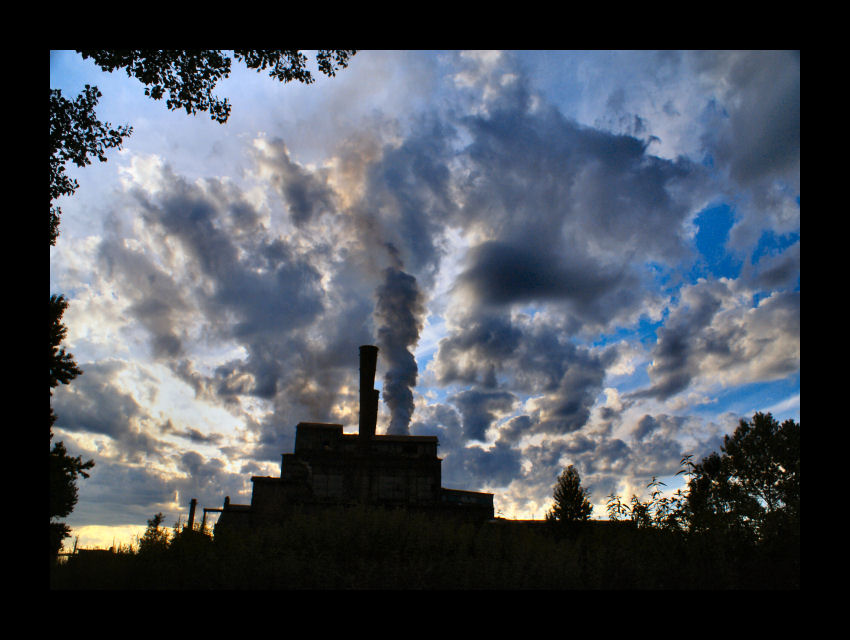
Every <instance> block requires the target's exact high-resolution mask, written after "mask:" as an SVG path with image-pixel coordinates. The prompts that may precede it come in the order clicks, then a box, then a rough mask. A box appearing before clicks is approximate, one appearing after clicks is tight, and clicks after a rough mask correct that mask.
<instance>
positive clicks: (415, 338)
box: [375, 245, 425, 435]
mask: <svg viewBox="0 0 850 640" xmlns="http://www.w3.org/2000/svg"><path fill="white" fill-rule="evenodd" d="M388 247H389V249H390V251H391V253H393V254H394V247H392V245H388ZM396 257H397V256H396ZM376 296H377V304H376V306H375V320H376V324H377V327H378V346H379V348H380V349H381V356H382V358H383V360H384V362H385V363H386V366H387V370H386V373H385V374H384V390H383V396H384V402H386V403H387V406H388V407H389V408H390V416H391V417H390V426H389V429H388V431H387V433H389V434H393V435H407V434H408V428H409V425H410V418H411V416H412V415H413V388H414V387H415V386H416V379H417V377H418V375H419V368H418V366H417V365H416V358H414V356H413V353H412V351H411V349H415V348H416V344H417V343H418V342H419V332H420V331H421V330H422V317H423V315H424V313H425V305H424V303H423V299H422V294H421V292H420V291H419V286H418V285H417V283H416V278H415V277H413V276H412V275H410V274H409V273H405V272H404V271H402V269H401V264H400V262H399V261H398V260H396V265H395V266H391V267H387V268H386V269H385V270H384V282H383V283H382V284H381V285H380V286H379V287H378V290H377V292H376Z"/></svg>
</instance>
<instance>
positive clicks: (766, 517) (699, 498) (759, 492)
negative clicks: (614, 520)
mask: <svg viewBox="0 0 850 640" xmlns="http://www.w3.org/2000/svg"><path fill="white" fill-rule="evenodd" d="M689 466H690V471H689V472H688V475H689V476H690V480H689V482H688V496H687V500H686V502H685V505H684V507H685V510H686V516H687V518H688V520H689V521H690V525H691V530H692V531H705V530H719V531H737V532H745V533H748V534H750V535H752V536H754V537H755V538H757V539H765V538H769V537H773V536H777V535H781V534H795V533H796V535H799V527H800V423H799V422H795V421H793V420H785V421H784V422H783V423H782V424H780V423H779V422H778V421H777V420H776V419H775V418H774V417H773V416H772V415H771V414H770V413H766V414H765V413H756V414H755V415H754V416H753V418H752V420H745V419H741V421H740V422H739V424H738V428H737V429H736V430H735V432H734V433H733V434H732V435H731V436H728V435H727V436H725V437H724V438H723V445H722V446H721V451H720V453H717V452H715V453H712V454H710V455H708V456H706V457H705V458H703V460H702V461H700V462H699V463H697V464H690V465H689Z"/></svg>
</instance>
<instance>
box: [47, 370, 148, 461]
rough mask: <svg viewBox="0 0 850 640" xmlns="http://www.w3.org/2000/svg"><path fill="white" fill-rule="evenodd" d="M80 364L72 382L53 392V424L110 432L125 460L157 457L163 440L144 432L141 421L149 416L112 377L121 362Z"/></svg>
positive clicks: (73, 428) (67, 429) (105, 433)
mask: <svg viewBox="0 0 850 640" xmlns="http://www.w3.org/2000/svg"><path fill="white" fill-rule="evenodd" d="M81 367H82V369H83V371H84V375H82V376H79V377H78V378H76V379H75V380H74V383H73V385H69V386H61V387H59V388H57V389H56V390H55V391H54V392H53V399H52V406H53V410H54V412H55V413H56V415H57V420H56V427H57V428H58V429H61V430H62V431H66V432H70V433H76V432H86V433H93V434H103V435H106V436H109V437H110V438H112V439H113V440H114V441H116V442H117V443H119V445H120V447H121V450H122V455H123V456H124V457H125V458H126V460H127V461H131V462H139V461H141V460H144V459H146V458H149V457H153V458H157V457H160V456H161V455H162V454H163V451H164V450H165V444H164V443H163V442H162V441H160V440H157V439H156V438H154V437H153V436H151V435H149V434H148V433H146V430H145V428H143V424H142V423H144V422H148V421H150V420H151V417H150V416H149V414H148V413H147V411H146V410H145V409H144V408H143V407H142V406H141V405H140V404H139V402H138V401H137V400H136V398H134V397H133V396H132V395H131V394H129V393H127V392H125V391H123V390H121V389H120V387H119V386H118V385H117V384H116V381H115V377H116V376H117V374H118V373H120V372H121V370H122V369H123V368H124V365H123V364H122V363H120V362H116V361H112V362H110V361H105V362H98V363H95V362H87V363H81Z"/></svg>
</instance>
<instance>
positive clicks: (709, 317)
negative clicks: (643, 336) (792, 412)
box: [627, 282, 800, 400]
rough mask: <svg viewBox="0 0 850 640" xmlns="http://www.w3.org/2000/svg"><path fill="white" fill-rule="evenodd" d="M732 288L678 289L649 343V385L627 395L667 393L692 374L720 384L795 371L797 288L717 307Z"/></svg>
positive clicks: (701, 285) (797, 357)
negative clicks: (748, 303)
mask: <svg viewBox="0 0 850 640" xmlns="http://www.w3.org/2000/svg"><path fill="white" fill-rule="evenodd" d="M733 297H734V292H733V291H731V290H730V289H729V288H728V285H727V284H724V283H722V282H700V283H698V284H697V285H694V286H692V287H688V288H686V289H685V290H684V296H683V301H682V302H681V303H680V305H679V306H677V307H676V308H674V309H673V310H672V311H671V313H670V316H669V318H668V320H667V322H666V323H665V325H664V326H663V327H661V328H660V329H659V330H658V341H657V343H656V345H655V346H654V347H653V349H652V353H651V356H652V364H651V365H650V367H649V368H648V372H649V376H650V379H651V381H652V385H651V386H650V387H648V388H645V389H641V390H638V391H635V392H633V393H631V394H628V395H627V397H628V398H642V397H654V398H658V399H660V400H664V399H667V398H669V397H671V396H673V395H675V394H677V393H680V392H682V391H684V390H685V389H687V388H688V386H689V385H690V384H691V382H692V381H693V380H694V379H695V378H696V377H698V376H701V377H704V378H705V379H707V380H722V381H723V383H724V384H727V385H728V384H733V383H748V382H761V381H765V380H775V379H779V378H782V377H785V376H788V375H793V374H794V373H796V372H798V371H799V366H800V293H799V291H787V292H777V293H774V294H773V295H771V296H770V297H769V298H767V299H765V300H764V301H762V302H761V303H760V304H759V306H758V307H756V308H753V309H750V308H747V307H739V306H736V307H732V308H731V309H729V308H727V309H724V308H722V307H723V305H724V303H727V304H728V301H729V300H730V299H732V298H733Z"/></svg>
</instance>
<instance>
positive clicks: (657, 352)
mask: <svg viewBox="0 0 850 640" xmlns="http://www.w3.org/2000/svg"><path fill="white" fill-rule="evenodd" d="M691 291H692V295H691V296H689V298H688V301H687V302H686V303H685V304H682V305H681V306H679V307H678V308H677V309H676V310H675V311H674V312H672V313H671V314H670V317H669V318H668V319H667V322H666V323H665V324H664V326H663V327H661V328H659V329H658V341H657V342H656V344H655V346H654V347H653V349H652V364H651V365H650V367H649V375H650V378H651V379H652V386H651V387H650V388H648V389H644V390H641V391H637V392H634V393H632V394H630V395H629V397H633V398H641V397H648V396H649V397H655V398H658V399H659V400H665V399H667V398H669V397H671V396H673V395H675V394H677V393H679V392H681V391H684V390H685V389H686V388H687V387H688V385H690V383H691V380H692V379H693V377H694V376H695V375H696V374H697V367H698V363H697V362H695V359H694V356H695V355H696V354H697V353H698V351H699V350H698V345H699V343H700V337H701V336H702V335H703V333H704V331H705V329H706V328H707V327H709V326H710V325H711V321H712V320H713V318H714V316H715V314H716V313H717V312H718V311H719V310H720V306H721V304H722V294H721V293H720V292H719V291H718V290H717V288H716V287H699V288H694V289H692V290H691ZM707 337H708V338H709V340H710V342H711V345H713V347H712V346H709V349H712V348H713V349H714V350H717V349H724V348H728V343H724V342H722V341H720V340H719V339H718V336H716V335H711V334H708V336H707Z"/></svg>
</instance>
